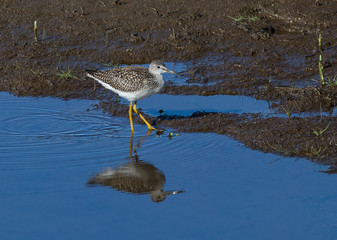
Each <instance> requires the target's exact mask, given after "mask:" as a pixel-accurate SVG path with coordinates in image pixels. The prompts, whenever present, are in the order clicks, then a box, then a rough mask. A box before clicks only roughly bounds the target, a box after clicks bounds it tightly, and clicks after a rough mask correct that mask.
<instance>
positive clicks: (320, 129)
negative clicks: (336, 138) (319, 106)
mask: <svg viewBox="0 0 337 240" xmlns="http://www.w3.org/2000/svg"><path fill="white" fill-rule="evenodd" d="M329 125H330V123H328V125H326V127H325V128H324V129H322V128H316V129H312V132H313V133H314V134H315V135H316V136H321V135H322V134H323V133H324V132H325V131H326V130H328V128H329Z"/></svg>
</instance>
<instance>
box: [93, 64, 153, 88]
mask: <svg viewBox="0 0 337 240" xmlns="http://www.w3.org/2000/svg"><path fill="white" fill-rule="evenodd" d="M90 75H92V76H93V77H95V78H97V79H99V80H100V81H102V82H104V83H106V84H109V85H110V86H111V87H112V88H114V89H117V90H119V91H122V92H135V91H139V90H141V89H144V88H151V89H154V88H157V87H158V86H159V83H158V82H157V81H155V76H154V75H153V74H151V73H150V72H149V70H148V68H145V67H140V66H130V67H119V68H115V69H109V70H102V71H97V72H91V73H90Z"/></svg>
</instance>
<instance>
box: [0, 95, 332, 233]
mask: <svg viewBox="0 0 337 240" xmlns="http://www.w3.org/2000/svg"><path fill="white" fill-rule="evenodd" d="M0 102H1V108H0V122H1V125H0V159H1V160H0V192H1V196H0V206H1V211H0V239H94V238H95V239H96V238H113V239H336V234H337V217H336V216H337V201H336V200H337V191H336V190H335V189H336V188H335V185H336V184H335V182H336V176H335V175H327V174H324V173H321V172H319V170H320V169H321V167H320V166H318V165H314V164H313V163H311V162H309V161H306V160H304V159H298V160H295V159H293V158H282V157H279V156H275V155H272V154H264V153H261V152H258V151H252V150H250V149H247V148H245V147H243V146H242V144H240V143H238V142H236V141H233V140H232V139H230V138H228V137H226V136H221V135H216V134H185V133H183V134H181V135H180V136H174V137H173V138H172V139H170V138H168V137H167V136H166V135H164V136H161V137H157V136H155V135H154V134H152V135H150V136H145V133H146V126H144V125H135V135H134V137H133V147H134V148H136V151H137V156H138V159H139V161H141V162H142V163H146V164H149V165H151V166H152V167H153V168H155V169H157V170H158V171H160V172H161V173H162V174H164V175H165V184H164V185H163V189H164V190H184V191H185V192H184V193H179V194H176V195H171V196H167V198H166V199H165V200H164V201H162V202H161V203H154V202H152V201H151V198H150V196H149V194H131V193H125V192H121V191H116V190H115V189H112V188H110V187H106V186H100V185H88V181H89V179H90V178H92V177H94V176H95V175H96V174H99V173H101V172H102V171H104V169H108V168H110V169H116V168H118V167H120V166H123V165H125V164H128V163H130V162H131V156H130V153H129V145H130V138H131V136H130V129H129V120H128V119H125V118H117V117H113V116H109V115H107V114H104V113H102V112H101V111H99V110H92V108H93V107H92V106H93V104H94V103H95V102H94V101H86V100H80V101H79V100H71V101H67V102H65V101H62V100H59V99H52V98H17V97H13V96H10V95H8V94H7V93H0ZM126 110H127V106H126ZM132 155H133V161H135V160H136V159H135V155H134V154H132Z"/></svg>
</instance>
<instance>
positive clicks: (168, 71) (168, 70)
mask: <svg viewBox="0 0 337 240" xmlns="http://www.w3.org/2000/svg"><path fill="white" fill-rule="evenodd" d="M164 70H165V71H166V72H167V73H172V74H175V75H178V73H175V72H173V71H171V70H170V69H167V68H165V69H164Z"/></svg>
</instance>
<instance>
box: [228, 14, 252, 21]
mask: <svg viewBox="0 0 337 240" xmlns="http://www.w3.org/2000/svg"><path fill="white" fill-rule="evenodd" d="M228 17H229V18H230V19H233V20H234V22H242V21H248V22H256V21H257V20H258V17H256V16H253V17H251V16H246V17H245V16H242V15H241V14H239V15H238V16H237V17H232V16H228Z"/></svg>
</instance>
